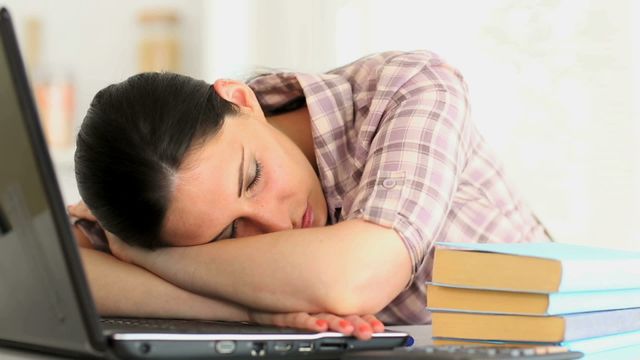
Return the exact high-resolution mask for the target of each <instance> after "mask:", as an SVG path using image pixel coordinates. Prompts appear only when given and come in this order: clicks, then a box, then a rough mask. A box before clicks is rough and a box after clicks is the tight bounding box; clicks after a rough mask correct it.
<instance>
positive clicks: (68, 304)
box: [0, 8, 411, 359]
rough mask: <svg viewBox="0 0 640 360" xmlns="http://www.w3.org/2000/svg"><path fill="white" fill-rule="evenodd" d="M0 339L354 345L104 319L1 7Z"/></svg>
mask: <svg viewBox="0 0 640 360" xmlns="http://www.w3.org/2000/svg"><path fill="white" fill-rule="evenodd" d="M0 37H1V41H0V324H1V325H0V344H2V345H3V346H15V347H21V348H27V349H31V350H40V351H46V352H52V353H59V354H63V355H68V356H75V357H82V358H88V357H92V358H117V357H126V358H144V359H150V358H163V359H167V358H179V359H185V358H189V359H195V358H250V357H263V358H271V357H277V358H287V357H296V358H297V357H301V356H303V357H304V358H308V359H315V358H337V357H339V356H340V354H342V353H344V352H348V351H354V350H359V349H362V350H370V349H390V348H394V347H398V346H403V345H407V344H408V342H410V341H411V338H410V337H409V336H408V335H407V334H406V333H402V332H391V331H387V332H384V333H378V334H374V335H373V339H371V340H370V341H361V340H358V339H356V338H354V337H350V336H343V335H342V334H340V333H335V332H324V333H314V332H307V331H298V330H295V329H284V328H277V327H263V326H256V325H251V324H242V323H226V322H217V321H193V320H161V319H114V318H109V319H104V318H103V319H101V318H100V317H99V316H98V314H97V311H96V307H95V304H94V302H93V300H92V298H91V294H90V292H89V287H88V284H87V281H86V277H85V274H84V272H83V268H82V263H81V260H80V256H79V252H78V249H77V247H76V243H75V239H74V237H73V234H72V231H71V230H72V229H71V226H70V223H69V220H68V218H67V215H66V212H65V208H64V204H63V201H62V196H61V194H60V189H59V188H58V184H57V181H56V177H55V173H54V169H53V166H52V163H51V159H50V157H49V153H48V151H47V146H46V143H45V140H44V136H43V134H42V130H41V126H40V123H39V120H38V114H37V112H36V107H35V105H34V101H33V97H32V95H31V91H30V87H29V83H28V80H27V76H26V73H25V69H24V65H23V62H22V59H21V56H20V52H19V48H18V44H17V40H16V37H15V33H14V30H13V26H12V22H11V19H10V16H9V12H8V11H7V10H6V9H4V8H2V9H0Z"/></svg>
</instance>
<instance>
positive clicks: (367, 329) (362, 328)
mask: <svg viewBox="0 0 640 360" xmlns="http://www.w3.org/2000/svg"><path fill="white" fill-rule="evenodd" d="M358 331H359V332H361V333H363V332H371V328H370V327H369V326H367V325H364V324H362V325H360V326H359V327H358Z"/></svg>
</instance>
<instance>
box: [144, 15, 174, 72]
mask: <svg viewBox="0 0 640 360" xmlns="http://www.w3.org/2000/svg"><path fill="white" fill-rule="evenodd" d="M138 25H139V27H140V30H141V31H140V39H139V43H138V69H139V70H140V71H171V72H180V71H181V70H182V58H181V57H182V56H181V52H182V44H181V41H180V18H179V16H178V14H177V13H176V11H175V10H172V9H150V10H145V11H142V12H141V13H140V14H139V15H138Z"/></svg>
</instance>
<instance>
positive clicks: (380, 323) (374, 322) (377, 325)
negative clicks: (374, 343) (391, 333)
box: [371, 320, 384, 327]
mask: <svg viewBox="0 0 640 360" xmlns="http://www.w3.org/2000/svg"><path fill="white" fill-rule="evenodd" d="M371 325H373V326H375V327H382V326H384V324H383V323H382V321H378V320H374V321H373V324H371Z"/></svg>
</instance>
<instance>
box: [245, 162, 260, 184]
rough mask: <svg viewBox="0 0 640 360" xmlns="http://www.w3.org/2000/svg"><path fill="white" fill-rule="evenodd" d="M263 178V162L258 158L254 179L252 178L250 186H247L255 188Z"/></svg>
mask: <svg viewBox="0 0 640 360" xmlns="http://www.w3.org/2000/svg"><path fill="white" fill-rule="evenodd" d="M261 178H262V164H261V163H260V162H259V161H258V160H256V162H255V171H254V175H253V179H251V182H250V183H249V186H247V190H251V189H253V188H254V187H255V186H256V185H257V184H258V182H259V181H260V179H261Z"/></svg>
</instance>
